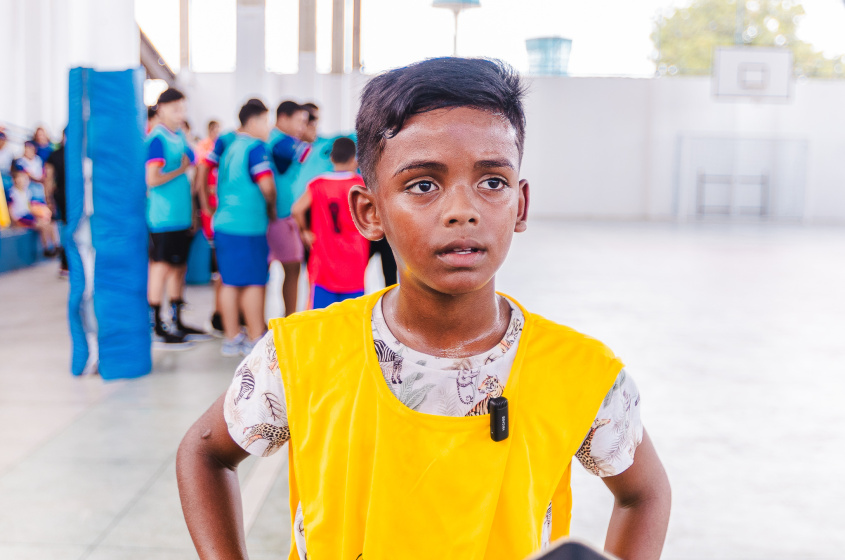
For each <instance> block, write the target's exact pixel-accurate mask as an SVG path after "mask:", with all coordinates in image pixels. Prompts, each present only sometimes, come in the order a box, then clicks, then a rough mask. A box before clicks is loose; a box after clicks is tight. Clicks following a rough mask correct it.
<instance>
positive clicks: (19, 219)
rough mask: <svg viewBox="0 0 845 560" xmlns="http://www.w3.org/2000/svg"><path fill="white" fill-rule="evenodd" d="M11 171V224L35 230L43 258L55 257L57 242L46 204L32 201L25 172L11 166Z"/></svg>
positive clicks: (18, 167)
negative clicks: (38, 236)
mask: <svg viewBox="0 0 845 560" xmlns="http://www.w3.org/2000/svg"><path fill="white" fill-rule="evenodd" d="M11 171H12V181H13V184H12V190H11V191H10V193H9V199H10V200H9V215H10V217H11V218H12V222H13V223H14V224H15V225H18V226H21V227H26V228H29V229H34V230H36V231H37V232H38V233H39V235H40V237H41V245H42V247H43V248H44V256H46V257H51V256H55V254H56V250H57V249H56V247H57V246H58V243H59V240H58V239H57V238H56V234H55V229H54V228H53V226H52V224H51V222H50V217H51V215H52V213H51V212H50V209H49V208H48V207H47V205H46V204H44V203H41V202H37V201H35V200H33V195H32V189H30V182H29V174H28V173H27V172H26V171H25V170H23V169H21V168H20V166H17V165H13V166H12V170H11Z"/></svg>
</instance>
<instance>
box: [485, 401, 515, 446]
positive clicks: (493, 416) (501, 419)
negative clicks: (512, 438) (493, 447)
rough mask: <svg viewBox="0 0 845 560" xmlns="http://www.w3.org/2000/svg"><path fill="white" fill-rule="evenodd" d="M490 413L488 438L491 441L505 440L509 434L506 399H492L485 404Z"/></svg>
mask: <svg viewBox="0 0 845 560" xmlns="http://www.w3.org/2000/svg"><path fill="white" fill-rule="evenodd" d="M487 409H488V410H489V411H490V437H491V438H492V439H493V441H503V440H505V439H507V437H508V433H509V432H510V425H509V423H508V399H506V398H505V397H493V398H492V399H490V401H489V402H488V403H487Z"/></svg>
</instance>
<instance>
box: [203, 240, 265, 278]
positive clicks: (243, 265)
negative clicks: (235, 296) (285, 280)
mask: <svg viewBox="0 0 845 560" xmlns="http://www.w3.org/2000/svg"><path fill="white" fill-rule="evenodd" d="M214 249H215V251H216V253H217V268H218V269H219V270H220V279H221V280H222V281H223V283H224V284H225V285H227V286H237V287H239V288H242V287H244V286H263V285H265V284H266V283H267V280H269V271H268V269H267V255H268V254H269V253H270V248H269V247H268V246H267V236H266V235H232V234H229V233H222V232H219V231H215V232H214Z"/></svg>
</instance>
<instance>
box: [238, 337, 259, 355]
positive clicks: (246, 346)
mask: <svg viewBox="0 0 845 560" xmlns="http://www.w3.org/2000/svg"><path fill="white" fill-rule="evenodd" d="M260 340H261V337H260V336H259V337H258V338H256V339H255V340H252V341H250V340H249V337H248V336H244V338H243V342H241V356H249V354H250V352H252V349H253V348H255V345H256V344H258V343H259V341H260Z"/></svg>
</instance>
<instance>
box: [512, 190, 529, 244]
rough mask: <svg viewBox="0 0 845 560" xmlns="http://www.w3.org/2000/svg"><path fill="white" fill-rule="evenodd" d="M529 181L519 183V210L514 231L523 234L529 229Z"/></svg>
mask: <svg viewBox="0 0 845 560" xmlns="http://www.w3.org/2000/svg"><path fill="white" fill-rule="evenodd" d="M528 193H529V189H528V181H526V180H525V179H521V180H520V181H519V209H518V210H517V214H516V226H514V228H513V231H514V232H516V233H522V232H523V231H525V230H526V229H528V200H529V198H530V197H529V196H528Z"/></svg>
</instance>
